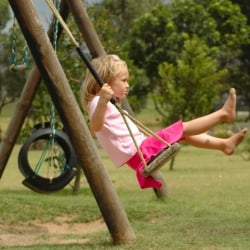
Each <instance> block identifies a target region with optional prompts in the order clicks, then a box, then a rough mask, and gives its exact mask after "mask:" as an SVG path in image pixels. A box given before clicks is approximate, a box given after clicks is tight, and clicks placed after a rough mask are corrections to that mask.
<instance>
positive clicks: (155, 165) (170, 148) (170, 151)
mask: <svg viewBox="0 0 250 250" xmlns="http://www.w3.org/2000/svg"><path fill="white" fill-rule="evenodd" d="M46 2H47V4H48V5H49V7H50V9H51V10H52V12H53V13H54V15H55V16H56V18H57V19H58V21H59V22H60V24H61V25H62V27H63V28H64V30H65V31H66V33H67V34H68V35H69V37H70V39H71V41H72V43H73V44H74V46H75V47H76V48H75V49H76V51H77V52H78V54H79V55H80V57H81V58H82V60H83V61H84V63H85V65H86V66H87V68H88V69H89V71H90V72H91V74H92V75H93V77H94V78H95V80H96V81H97V83H98V84H99V85H100V86H101V87H102V85H103V84H104V82H103V80H102V79H101V78H100V76H99V75H98V74H97V72H96V71H95V69H94V68H93V66H92V64H91V63H90V62H89V60H88V59H87V57H86V56H85V55H84V53H83V51H82V49H81V48H80V45H79V44H78V42H77V41H76V40H75V38H74V37H73V35H72V33H71V32H70V30H69V28H68V26H67V25H66V23H65V22H64V20H63V19H62V17H61V16H60V13H59V12H58V11H57V9H56V8H55V6H54V4H53V3H52V2H51V0H46ZM110 101H111V103H112V104H114V105H115V107H116V108H117V109H118V111H119V112H120V113H121V115H122V117H123V119H124V122H125V123H126V125H127V127H128V130H129V133H130V135H131V137H132V139H133V141H134V144H135V146H136V148H137V152H138V154H139V156H140V158H141V160H142V162H143V165H144V170H143V172H142V175H143V176H144V177H148V176H150V175H152V174H153V173H154V172H155V171H156V170H158V169H159V168H161V167H162V166H163V165H164V164H165V163H166V162H167V161H169V160H170V159H171V158H172V157H174V156H175V155H176V154H177V152H178V151H179V150H180V144H179V143H177V142H176V143H173V144H170V143H168V142H167V141H165V140H164V139H162V138H161V137H159V136H158V135H157V134H155V133H154V132H153V131H151V130H150V129H148V128H147V127H145V126H144V125H143V124H142V123H140V122H139V121H137V120H136V119H135V118H133V117H132V116H130V115H129V114H128V113H127V112H125V111H124V110H123V109H122V108H121V107H120V106H119V105H118V103H117V102H116V100H115V98H112V99H111V100H110ZM125 116H127V117H129V118H130V119H131V120H132V121H134V122H135V123H136V124H137V125H138V127H139V129H140V130H141V131H143V132H144V133H145V134H146V135H153V136H155V137H156V138H157V139H158V140H160V141H161V142H162V143H164V144H165V145H166V147H165V149H164V150H162V151H161V152H160V153H159V154H158V155H157V156H155V157H154V158H153V159H151V160H150V161H149V162H148V163H146V161H145V159H144V158H143V155H142V152H141V150H140V148H139V147H138V145H137V143H136V141H135V139H134V137H133V135H132V133H131V130H130V128H129V126H128V123H127V120H126V117H125Z"/></svg>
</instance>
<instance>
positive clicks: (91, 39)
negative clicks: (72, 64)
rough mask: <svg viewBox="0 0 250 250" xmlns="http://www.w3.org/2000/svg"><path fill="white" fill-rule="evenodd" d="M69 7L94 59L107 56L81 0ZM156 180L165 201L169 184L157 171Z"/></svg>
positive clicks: (156, 191)
mask: <svg viewBox="0 0 250 250" xmlns="http://www.w3.org/2000/svg"><path fill="white" fill-rule="evenodd" d="M66 2H67V4H68V5H69V8H70V11H71V12H72V14H73V16H74V18H75V21H76V23H77V26H78V28H79V30H80V32H81V34H82V36H83V38H84V41H85V43H86V45H87V47H88V48H89V50H90V53H91V55H92V57H96V56H101V55H105V54H106V52H105V50H104V49H103V46H102V44H101V42H100V40H99V38H98V36H97V33H96V31H95V28H94V25H93V24H92V22H91V20H90V18H89V16H88V13H87V11H86V9H85V7H84V5H83V2H82V1H81V0H74V1H71V0H66ZM122 106H123V108H124V109H125V110H127V111H128V112H129V113H130V114H131V115H133V111H132V109H131V107H130V105H129V103H128V101H127V99H123V100H122ZM154 175H155V177H156V179H158V180H159V181H161V183H162V188H161V189H156V188H155V189H153V190H154V193H155V195H156V197H157V198H160V199H164V198H168V197H169V191H168V188H167V184H166V182H165V180H164V178H163V176H162V174H161V172H160V171H156V172H155V173H154Z"/></svg>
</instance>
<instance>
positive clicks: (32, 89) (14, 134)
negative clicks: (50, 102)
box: [0, 1, 69, 178]
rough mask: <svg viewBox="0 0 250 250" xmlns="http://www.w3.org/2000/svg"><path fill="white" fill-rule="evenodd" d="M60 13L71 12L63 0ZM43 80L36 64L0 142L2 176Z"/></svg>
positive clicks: (51, 30)
mask: <svg viewBox="0 0 250 250" xmlns="http://www.w3.org/2000/svg"><path fill="white" fill-rule="evenodd" d="M60 14H61V16H62V18H63V19H64V20H66V19H67V17H68V14H69V8H68V5H67V4H66V3H65V1H62V3H61V6H60ZM61 32H62V29H61V28H59V30H58V37H59V36H60V35H61ZM48 34H49V37H50V39H51V41H52V39H53V34H54V25H53V23H52V25H51V27H50V29H49V31H48ZM40 82H41V74H40V72H39V70H38V68H37V66H36V65H34V66H33V67H32V69H31V72H30V73H29V75H28V78H27V81H26V82H25V85H24V88H23V90H22V93H21V95H20V97H19V99H18V102H17V105H16V110H15V112H14V114H13V116H12V119H11V120H10V123H9V125H8V128H7V130H6V133H5V135H4V137H3V140H2V142H1V144H0V178H1V177H2V174H3V172H4V169H5V167H6V164H7V162H8V160H9V157H10V155H11V152H12V150H13V148H14V146H15V143H16V140H17V138H18V135H19V134H20V131H21V129H22V126H23V123H24V120H25V118H26V116H27V114H28V111H29V109H30V107H31V104H32V101H33V99H34V96H35V94H36V91H37V89H38V87H39V85H40Z"/></svg>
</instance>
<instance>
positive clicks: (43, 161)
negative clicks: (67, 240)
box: [18, 3, 77, 193]
mask: <svg viewBox="0 0 250 250" xmlns="http://www.w3.org/2000/svg"><path fill="white" fill-rule="evenodd" d="M58 4H59V3H58ZM57 7H58V8H59V6H57ZM57 33H58V21H57V19H55V25H54V37H53V47H54V49H55V51H56V49H57V38H58V37H57ZM31 155H32V157H31ZM34 157H35V160H34ZM37 159H39V160H38V162H37ZM18 166H19V169H20V171H21V173H22V174H23V176H24V177H25V179H24V180H23V182H22V183H23V185H25V186H26V187H28V188H30V189H31V190H33V191H35V192H38V193H51V192H55V191H58V190H60V189H63V188H64V187H65V186H66V185H68V184H69V183H70V182H71V180H72V179H73V178H74V177H75V175H76V173H77V169H76V166H77V157H76V155H75V152H74V149H73V147H72V144H71V142H70V139H69V137H68V135H67V134H66V132H65V131H64V130H57V129H56V128H55V107H54V105H53V103H52V105H51V114H50V122H47V123H45V125H44V127H43V126H42V125H41V124H38V125H36V126H35V127H34V130H33V132H32V134H31V135H30V137H29V138H28V139H27V140H26V141H25V143H24V144H23V146H22V148H21V150H20V152H19V155H18Z"/></svg>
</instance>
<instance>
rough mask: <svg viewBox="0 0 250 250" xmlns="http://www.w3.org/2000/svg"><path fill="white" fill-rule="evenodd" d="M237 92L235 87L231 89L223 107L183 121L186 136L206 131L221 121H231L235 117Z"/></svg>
mask: <svg viewBox="0 0 250 250" xmlns="http://www.w3.org/2000/svg"><path fill="white" fill-rule="evenodd" d="M235 107H236V92H235V89H234V88H231V89H230V91H229V96H228V98H227V100H226V102H225V103H224V105H223V107H222V108H221V109H219V110H218V111H215V112H213V113H211V114H208V115H205V116H202V117H200V118H197V119H194V120H191V121H188V122H183V130H184V135H185V136H191V135H197V134H201V133H204V132H206V131H208V130H209V129H211V128H212V127H214V126H215V125H217V124H218V123H221V122H231V121H233V120H234V119H235Z"/></svg>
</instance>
